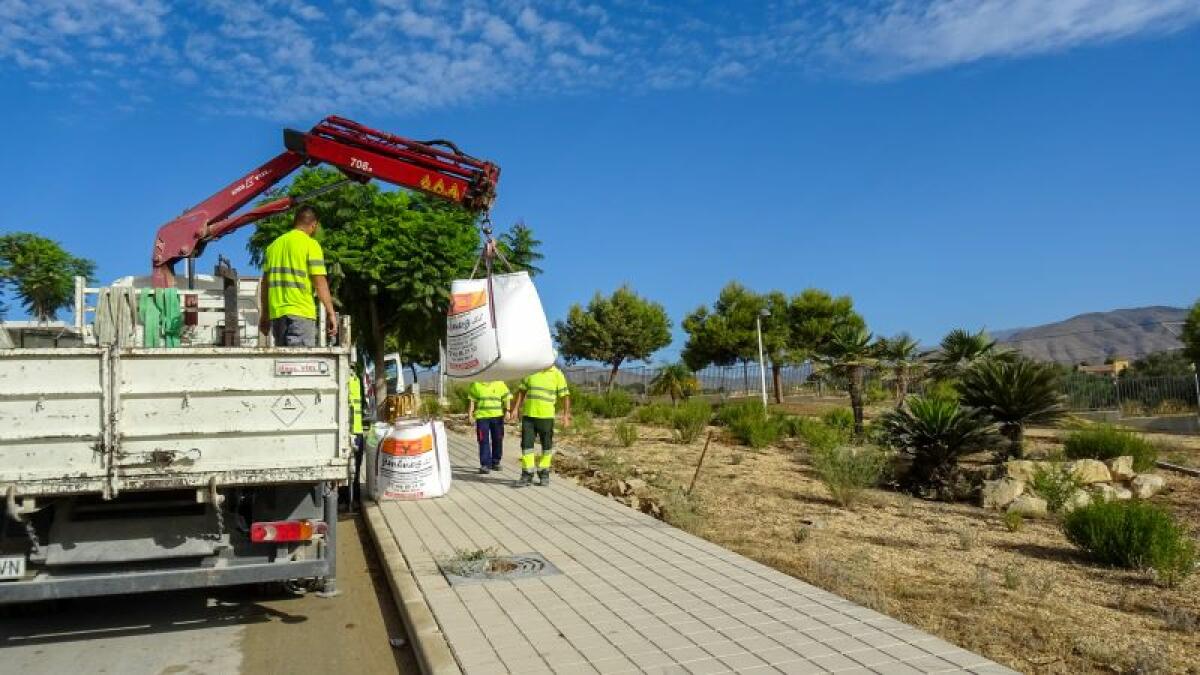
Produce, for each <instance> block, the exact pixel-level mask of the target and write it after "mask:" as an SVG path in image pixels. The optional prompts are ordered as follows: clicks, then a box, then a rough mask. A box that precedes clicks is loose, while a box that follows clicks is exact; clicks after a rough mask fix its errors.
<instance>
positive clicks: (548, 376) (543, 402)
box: [509, 365, 571, 487]
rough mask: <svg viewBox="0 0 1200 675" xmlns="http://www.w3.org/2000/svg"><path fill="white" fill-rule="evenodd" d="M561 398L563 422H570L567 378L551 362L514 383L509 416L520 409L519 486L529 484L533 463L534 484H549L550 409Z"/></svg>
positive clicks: (551, 425) (552, 421) (530, 482)
mask: <svg viewBox="0 0 1200 675" xmlns="http://www.w3.org/2000/svg"><path fill="white" fill-rule="evenodd" d="M559 400H562V402H563V425H566V426H569V425H570V424H571V391H570V389H568V388H567V378H566V376H564V375H563V373H562V371H561V370H559V369H558V368H557V367H556V366H553V365H551V366H550V367H549V368H546V369H545V370H539V371H538V372H536V373H533V374H532V375H529V376H527V377H526V378H525V379H523V380H521V384H520V385H519V386H518V387H517V400H515V401H513V406H512V411H511V412H510V413H509V419H510V420H515V418H516V415H517V410H520V411H521V480H520V482H519V483H518V485H520V486H525V485H533V470H534V466H535V464H536V466H537V475H538V485H541V486H542V487H548V486H549V485H550V464H551V462H552V460H553V459H554V412H555V410H554V409H555V404H556V403H558V401H559ZM535 439H536V440H537V441H540V442H541V444H542V451H541V452H539V453H538V454H537V456H536V457H535V456H534V454H533V444H534V440H535Z"/></svg>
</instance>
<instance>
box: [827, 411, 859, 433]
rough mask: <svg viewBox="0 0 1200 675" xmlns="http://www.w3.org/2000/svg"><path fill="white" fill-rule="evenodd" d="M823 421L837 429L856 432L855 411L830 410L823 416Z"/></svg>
mask: <svg viewBox="0 0 1200 675" xmlns="http://www.w3.org/2000/svg"><path fill="white" fill-rule="evenodd" d="M821 421H822V422H824V423H825V424H827V425H829V426H831V427H833V428H835V429H844V430H845V431H847V432H851V433H852V432H853V431H854V411H852V410H850V409H849V408H830V409H829V410H826V411H825V414H823V415H821Z"/></svg>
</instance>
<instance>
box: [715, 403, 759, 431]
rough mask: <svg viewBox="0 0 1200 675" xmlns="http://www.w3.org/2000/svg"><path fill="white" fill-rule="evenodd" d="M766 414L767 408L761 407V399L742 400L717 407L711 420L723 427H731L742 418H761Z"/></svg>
mask: <svg viewBox="0 0 1200 675" xmlns="http://www.w3.org/2000/svg"><path fill="white" fill-rule="evenodd" d="M766 416H767V409H766V408H764V407H763V404H762V401H758V400H754V401H742V402H740V403H726V404H724V405H722V406H721V407H719V408H717V412H716V415H714V416H713V421H714V422H715V423H716V424H719V425H721V426H723V427H731V426H733V425H734V424H735V423H737V422H738V421H740V420H744V419H756V420H757V419H763V418H765V417H766Z"/></svg>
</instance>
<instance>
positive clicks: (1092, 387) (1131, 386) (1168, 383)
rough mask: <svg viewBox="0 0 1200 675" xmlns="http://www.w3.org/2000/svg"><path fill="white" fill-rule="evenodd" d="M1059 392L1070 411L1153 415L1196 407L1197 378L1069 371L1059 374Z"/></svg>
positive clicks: (1198, 396)
mask: <svg viewBox="0 0 1200 675" xmlns="http://www.w3.org/2000/svg"><path fill="white" fill-rule="evenodd" d="M1063 394H1064V395H1065V396H1066V399H1067V408H1068V409H1069V410H1071V411H1072V412H1092V411H1116V412H1118V413H1120V414H1121V416H1122V417H1153V416H1158V415H1178V414H1184V413H1191V412H1197V411H1198V410H1200V382H1198V381H1197V379H1196V376H1195V375H1182V376H1168V377H1116V378H1114V377H1103V376H1097V375H1083V374H1079V373H1072V374H1071V375H1068V376H1067V377H1065V378H1063Z"/></svg>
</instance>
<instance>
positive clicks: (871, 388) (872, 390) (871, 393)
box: [863, 382, 892, 405]
mask: <svg viewBox="0 0 1200 675" xmlns="http://www.w3.org/2000/svg"><path fill="white" fill-rule="evenodd" d="M891 397H892V395H891V394H889V393H888V391H887V390H886V389H884V388H883V385H882V384H880V383H879V382H871V383H870V384H868V385H867V386H866V387H864V388H863V401H865V402H866V403H867V405H874V404H876V403H882V402H883V401H886V400H888V399H889V398H891Z"/></svg>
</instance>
